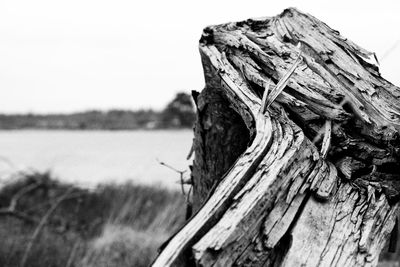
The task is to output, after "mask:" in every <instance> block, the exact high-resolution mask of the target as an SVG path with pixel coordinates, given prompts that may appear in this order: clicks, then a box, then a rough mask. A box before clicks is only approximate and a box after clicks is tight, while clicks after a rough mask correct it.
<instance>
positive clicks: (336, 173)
mask: <svg viewBox="0 0 400 267" xmlns="http://www.w3.org/2000/svg"><path fill="white" fill-rule="evenodd" d="M200 53H201V57H202V62H203V67H204V74H205V80H206V87H205V89H204V90H203V91H202V92H201V93H200V94H199V95H198V96H197V95H196V97H195V98H196V99H195V100H196V104H197V109H198V110H197V122H196V126H195V140H194V149H195V159H194V165H193V172H192V176H193V177H192V178H193V187H194V197H193V201H194V211H195V213H194V215H193V216H192V217H191V218H190V219H189V220H188V222H187V223H186V224H185V225H184V226H183V227H182V229H181V230H180V231H179V232H177V233H176V234H175V235H174V236H173V237H171V239H170V240H169V241H168V242H167V243H166V245H165V247H164V248H163V249H162V251H161V252H160V254H159V256H158V258H157V259H156V260H155V261H154V263H153V266H162V267H164V266H195V265H197V266H375V265H376V264H377V262H378V257H379V254H380V252H381V250H382V248H383V247H384V245H385V243H386V241H387V239H388V237H389V235H390V233H391V231H392V229H393V227H394V224H395V220H396V214H397V212H398V208H399V204H398V199H399V195H400V194H399V190H400V174H399V170H400V161H399V157H400V140H399V139H400V137H399V132H400V88H398V87H396V86H394V85H392V84H391V83H389V82H388V81H386V80H385V79H384V78H382V77H381V76H380V73H379V69H378V66H377V65H378V62H377V60H376V57H375V55H374V54H373V53H370V52H368V51H366V50H364V49H363V48H361V47H359V46H357V45H356V44H354V43H353V42H351V41H350V40H348V39H346V38H344V37H342V36H341V35H340V34H339V32H338V31H336V30H333V29H331V28H329V27H328V26H327V25H326V24H324V23H323V22H321V21H319V20H318V19H316V18H314V17H312V16H310V15H307V14H303V13H301V12H299V11H298V10H296V9H287V10H285V11H284V12H283V13H282V14H280V15H278V16H276V17H272V18H262V19H250V20H247V21H242V22H237V23H228V24H223V25H218V26H211V27H208V28H206V29H205V30H204V33H203V35H202V38H201V40H200Z"/></svg>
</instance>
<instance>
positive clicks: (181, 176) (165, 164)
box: [156, 159, 186, 195]
mask: <svg viewBox="0 0 400 267" xmlns="http://www.w3.org/2000/svg"><path fill="white" fill-rule="evenodd" d="M156 160H157V161H158V163H160V165H163V166H165V167H167V168H169V169H171V170H173V171H175V172H177V173H179V175H180V184H181V190H182V194H183V195H186V192H185V188H184V184H185V181H184V179H183V174H184V173H185V172H186V170H184V171H180V170H178V169H176V168H174V167H172V166H171V165H169V164H167V163H165V162H162V161H160V160H159V159H156Z"/></svg>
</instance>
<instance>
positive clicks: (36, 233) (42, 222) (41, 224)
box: [20, 188, 73, 267]
mask: <svg viewBox="0 0 400 267" xmlns="http://www.w3.org/2000/svg"><path fill="white" fill-rule="evenodd" d="M72 191H73V188H69V189H68V190H67V191H66V192H65V193H64V194H63V195H62V196H61V197H60V198H58V199H57V200H56V202H54V204H53V205H52V206H51V207H50V209H49V210H48V211H47V212H46V214H45V215H44V216H43V217H42V219H41V220H40V222H39V225H38V226H37V227H36V229H35V231H34V232H33V234H32V237H31V238H30V240H29V243H28V245H27V246H26V250H25V253H24V255H23V257H22V260H21V264H20V266H21V267H25V265H26V262H27V260H28V256H29V253H30V251H31V249H32V247H33V244H34V243H35V241H36V239H37V238H38V236H39V234H40V232H41V231H42V229H43V227H44V226H45V225H46V223H47V221H48V219H49V218H50V216H51V215H52V214H53V212H54V211H55V210H56V209H57V207H58V206H59V205H60V204H61V202H63V201H64V200H65V199H67V198H68V196H69V195H70V194H71V192H72Z"/></svg>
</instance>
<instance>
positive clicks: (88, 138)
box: [0, 130, 193, 188]
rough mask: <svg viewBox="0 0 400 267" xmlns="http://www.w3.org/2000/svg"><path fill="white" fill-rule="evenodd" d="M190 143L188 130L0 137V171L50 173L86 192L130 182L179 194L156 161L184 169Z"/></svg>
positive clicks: (174, 175)
mask: <svg viewBox="0 0 400 267" xmlns="http://www.w3.org/2000/svg"><path fill="white" fill-rule="evenodd" d="M192 138H193V132H192V131H189V130H177V131H175V130H174V131H172V130H171V131H169V130H168V131H36V130H35V131H31V130H28V131H27V130H21V131H19V130H18V131H0V165H1V166H0V167H1V169H4V168H6V167H8V168H10V166H11V167H12V168H13V169H21V168H27V167H30V168H33V169H35V170H39V171H46V170H51V172H52V173H53V174H54V175H55V176H56V177H57V178H59V179H60V180H62V181H67V182H74V183H77V184H80V185H82V186H87V187H92V186H95V185H97V184H99V183H106V182H114V183H123V182H126V181H128V180H130V181H133V182H135V183H142V184H149V185H156V186H163V187H169V188H178V183H177V182H178V180H179V175H178V174H177V173H175V172H173V171H171V170H170V169H168V168H166V167H165V166H161V165H160V164H159V163H158V162H157V159H159V160H160V161H164V162H166V163H168V164H169V165H171V166H173V167H175V168H177V169H182V170H184V169H188V165H189V164H190V162H189V161H187V160H186V157H187V155H188V153H189V151H190V147H191V143H192ZM7 162H8V163H7Z"/></svg>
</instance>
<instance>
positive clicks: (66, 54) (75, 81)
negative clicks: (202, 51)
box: [0, 0, 400, 112]
mask: <svg viewBox="0 0 400 267" xmlns="http://www.w3.org/2000/svg"><path fill="white" fill-rule="evenodd" d="M289 6H294V7H297V8H299V9H300V10H302V11H304V12H307V13H310V14H312V15H314V16H316V17H317V18H319V19H321V20H323V21H324V22H326V23H327V24H328V25H329V26H331V27H333V28H334V29H337V30H339V31H340V32H341V33H342V34H343V35H344V36H346V37H348V38H350V39H351V40H353V41H354V42H356V43H358V44H359V45H361V46H363V47H364V48H366V49H368V50H370V51H373V52H376V53H377V55H378V58H379V59H381V72H382V74H383V76H384V77H385V78H386V79H388V80H389V81H391V82H392V83H394V84H396V85H400V75H399V72H400V66H399V65H400V63H399V62H400V31H399V28H400V15H399V13H400V1H398V0H381V1H376V0H374V1H349V0H346V1H343V0H340V1H338V0H336V1H322V0H309V1H294V0H274V1H267V0H263V1H243V0H241V1H233V0H224V1H217V0H202V1H187V0H186V1H183V0H182V1H178V0H168V1H162V0H153V1H135V0H113V1H103V0H68V1H66V0H64V1H60V0H35V1H32V0H1V1H0V112H28V111H30V112H71V111H77V110H85V109H92V108H98V109H109V108H129V109H135V108H148V107H152V108H157V109H160V108H162V107H163V106H164V105H165V104H166V102H168V101H169V100H170V99H171V98H172V97H173V96H174V94H175V93H176V92H178V91H187V92H190V90H192V89H195V90H201V89H202V87H203V85H204V80H203V74H202V68H201V63H200V56H199V53H198V49H197V44H198V40H199V38H200V35H201V32H202V29H203V28H204V27H205V26H207V25H211V24H218V23H224V22H229V21H238V20H243V19H247V18H250V17H263V16H274V15H276V14H278V13H280V12H281V11H282V10H283V9H284V8H286V7H289ZM388 51H391V52H390V53H388ZM385 54H387V56H386V57H384V58H383V59H382V57H383V56H384V55H385Z"/></svg>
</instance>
